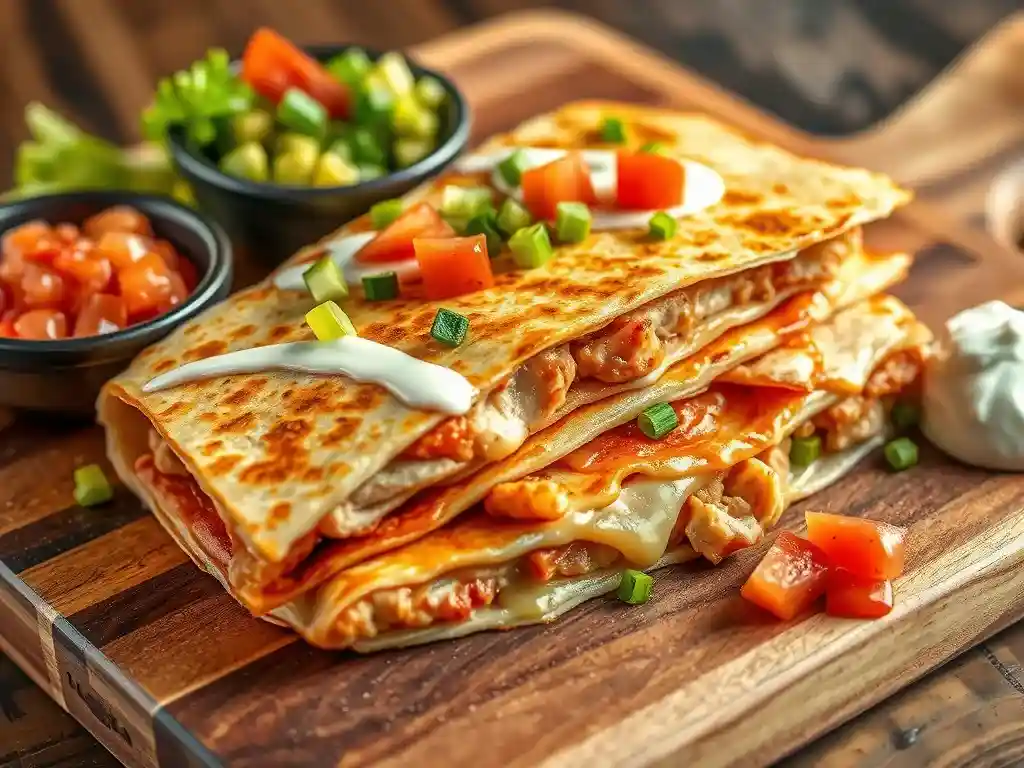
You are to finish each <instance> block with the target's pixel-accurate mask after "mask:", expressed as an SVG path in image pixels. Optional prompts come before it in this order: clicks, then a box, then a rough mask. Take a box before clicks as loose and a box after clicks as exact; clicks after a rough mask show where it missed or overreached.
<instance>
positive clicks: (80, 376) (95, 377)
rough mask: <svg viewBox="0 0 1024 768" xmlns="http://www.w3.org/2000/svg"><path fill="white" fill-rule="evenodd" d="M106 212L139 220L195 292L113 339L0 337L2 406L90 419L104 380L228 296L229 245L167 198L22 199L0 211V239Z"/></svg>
mask: <svg viewBox="0 0 1024 768" xmlns="http://www.w3.org/2000/svg"><path fill="white" fill-rule="evenodd" d="M112 205H130V206H132V207H134V208H137V209H138V210H140V211H142V212H143V213H145V214H146V216H148V217H149V219H150V221H151V222H152V224H153V230H154V231H155V233H156V234H157V235H158V236H159V237H162V238H164V239H166V240H169V241H170V242H171V243H173V244H174V246H175V247H176V248H177V249H178V251H179V252H180V253H181V254H182V255H184V256H186V257H188V258H189V259H190V260H191V262H192V263H193V264H194V265H195V267H196V274H197V276H198V278H199V283H198V285H197V286H196V288H195V290H194V291H193V292H192V294H191V295H190V296H189V297H188V299H186V300H185V301H184V302H183V303H182V304H181V305H180V306H178V307H175V308H174V309H173V310H172V311H170V312H168V313H166V314H163V315H160V316H159V317H156V318H154V319H153V320H150V321H148V322H145V323H139V324H138V325H133V326H131V327H130V328H125V329H124V330H123V331H117V332H116V333H107V334H103V335H100V336H89V337H86V338H80V339H55V340H53V341H32V340H28V339H8V338H0V405H9V406H14V407H16V408H27V409H31V410H38V411H55V412H61V413H69V414H80V415H87V414H89V415H91V414H93V413H94V408H95V403H96V396H97V395H98V394H99V391H100V387H101V386H103V383H104V382H105V381H107V379H110V378H112V377H113V376H115V375H116V374H117V373H119V372H120V371H122V370H123V369H124V368H125V367H127V365H128V363H129V362H130V361H131V359H132V358H133V357H135V355H137V354H138V353H139V352H141V351H142V349H143V348H145V347H147V346H149V345H150V344H152V343H153V342H155V341H157V340H158V339H161V338H163V337H164V336H166V335H167V334H168V333H170V332H171V331H172V330H173V329H174V328H176V327H177V326H179V325H181V324H182V323H183V322H185V321H186V320H188V319H189V318H191V317H193V316H195V315H196V314H198V313H199V312H201V311H203V310H204V309H206V308H207V307H209V306H211V305H213V304H216V303H217V302H218V301H220V300H222V299H223V298H224V297H226V296H227V295H228V293H229V292H230V290H231V244H230V243H229V242H228V239H227V237H226V236H225V234H224V232H223V230H221V228H220V227H219V226H217V225H216V224H214V223H213V222H211V221H209V220H208V219H207V218H206V217H204V216H201V215H199V214H198V213H196V212H195V211H191V210H189V209H188V208H185V207H183V206H181V205H178V204H177V203H175V202H174V201H172V200H169V199H168V198H165V197H153V196H149V195H137V194H133V193H130V192H75V193H70V194H64V195H49V196H46V197H36V198H32V199H29V200H20V201H18V202H15V203H10V204H7V205H0V234H2V233H3V232H5V231H7V230H8V229H10V228H12V227H16V226H18V225H19V224H23V223H24V222H26V221H31V220H32V219H44V220H45V221H49V222H51V223H54V224H56V223H59V222H62V221H70V222H74V223H76V224H81V223H82V222H83V221H84V220H85V219H87V218H88V217H89V216H91V215H93V214H94V213H98V212H99V211H101V210H103V209H104V208H109V207H110V206H112Z"/></svg>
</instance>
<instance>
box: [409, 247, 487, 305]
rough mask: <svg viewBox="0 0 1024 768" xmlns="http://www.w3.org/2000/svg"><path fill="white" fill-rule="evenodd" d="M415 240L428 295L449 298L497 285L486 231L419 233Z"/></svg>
mask: <svg viewBox="0 0 1024 768" xmlns="http://www.w3.org/2000/svg"><path fill="white" fill-rule="evenodd" d="M413 244H414V246H415V249H416V260H417V261H418V262H419V264H420V275H421V276H422V278H423V293H424V295H425V296H426V297H427V298H428V299H431V300H437V299H449V298H451V297H453V296H461V295H462V294H464V293H473V292H474V291H482V290H483V289H484V288H490V287H492V286H493V285H494V273H493V272H492V271H491V260H490V259H489V258H488V256H487V236H486V235H473V236H472V237H446V238H420V237H418V238H416V239H415V240H413Z"/></svg>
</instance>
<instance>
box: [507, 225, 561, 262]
mask: <svg viewBox="0 0 1024 768" xmlns="http://www.w3.org/2000/svg"><path fill="white" fill-rule="evenodd" d="M508 247H509V248H511V249H512V259H513V260H514V261H515V263H516V266H518V267H519V268H520V269H535V268H536V267H540V266H543V265H544V264H546V263H547V262H548V261H550V260H551V257H552V256H554V255H555V249H554V248H552V247H551V238H549V237H548V230H547V227H545V226H544V223H543V222H538V223H536V224H534V225H533V226H531V227H523V228H522V229H520V230H518V231H516V232H515V234H513V235H512V237H511V238H509V241H508Z"/></svg>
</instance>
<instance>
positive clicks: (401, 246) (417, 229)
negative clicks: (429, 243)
mask: <svg viewBox="0 0 1024 768" xmlns="http://www.w3.org/2000/svg"><path fill="white" fill-rule="evenodd" d="M417 237H432V238H446V237H455V230H454V229H452V227H451V225H450V224H449V223H448V222H447V221H445V220H444V219H442V218H441V214H439V213H438V212H437V211H436V210H434V208H433V207H432V206H431V205H430V204H429V203H419V204H417V205H414V206H412V207H411V208H409V209H408V210H406V211H403V213H402V215H401V216H399V217H398V218H397V219H395V220H394V221H393V222H391V223H390V224H388V226H386V227H385V228H384V229H382V230H381V231H380V232H379V233H378V234H377V236H376V237H375V238H373V240H371V241H370V242H368V243H367V244H366V245H364V246H363V247H362V248H361V249H360V250H359V253H357V254H356V258H357V259H359V261H362V262H364V263H380V262H386V261H402V260H403V259H412V258H415V256H416V249H415V248H413V244H412V241H413V239H414V238H417Z"/></svg>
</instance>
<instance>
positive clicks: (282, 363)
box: [142, 336, 476, 416]
mask: <svg viewBox="0 0 1024 768" xmlns="http://www.w3.org/2000/svg"><path fill="white" fill-rule="evenodd" d="M268 370H278V371H298V372H300V373H317V374H325V375H332V374H334V375H336V374H343V375H345V376H348V377H349V378H351V379H353V380H355V381H359V382H369V383H373V384H379V385H380V386H382V387H384V389H386V390H387V391H388V392H390V393H391V394H392V395H394V396H395V397H396V398H398V399H399V400H400V401H401V402H402V403H404V404H405V405H407V406H408V407H410V408H418V409H420V410H424V411H437V412H440V413H444V414H447V415H450V416H461V415H463V414H465V413H466V412H467V411H469V409H470V407H471V406H472V405H473V399H474V397H475V396H476V390H475V389H474V388H473V385H472V384H470V383H469V381H468V380H467V379H466V378H465V377H464V376H463V375H462V374H460V373H458V372H456V371H453V370H451V369H450V368H445V367H444V366H441V365H435V364H434V363H428V362H426V361H424V360H418V359H417V358H415V357H413V356H412V355H408V354H406V353H405V352H403V351H402V350H400V349H394V348H393V347H389V346H386V345H384V344H378V343H377V342H375V341H370V340H369V339H363V338H360V337H358V336H345V337H344V338H341V339H337V340H336V341H297V342H291V343H288V344H273V345H271V346H267V347H256V348H255V349H244V350H240V351H238V352H229V353H227V354H226V355H217V356H215V357H208V358H206V359H205V360H197V361H196V362H193V363H186V364H185V365H183V366H181V367H180V368H175V369H174V370H173V371H168V372H167V373H164V374H161V375H159V376H157V377H156V378H155V379H152V380H150V381H149V382H148V383H147V384H146V385H145V386H144V387H143V388H142V391H143V392H156V391H158V390H161V389H168V388H170V387H176V386H178V385H180V384H185V383H187V382H190V381H199V380H201V379H209V378H213V377H216V376H233V375H237V374H244V373H259V372H260V371H268Z"/></svg>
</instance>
